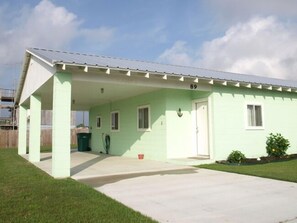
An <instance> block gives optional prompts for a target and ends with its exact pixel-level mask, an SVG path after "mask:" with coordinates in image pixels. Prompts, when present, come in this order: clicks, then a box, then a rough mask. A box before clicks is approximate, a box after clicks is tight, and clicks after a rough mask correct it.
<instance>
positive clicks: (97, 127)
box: [96, 115, 102, 129]
mask: <svg viewBox="0 0 297 223" xmlns="http://www.w3.org/2000/svg"><path fill="white" fill-rule="evenodd" d="M98 119H100V126H98ZM101 127H102V118H101V116H100V115H97V116H96V129H101Z"/></svg>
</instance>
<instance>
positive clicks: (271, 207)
mask: <svg viewBox="0 0 297 223" xmlns="http://www.w3.org/2000/svg"><path fill="white" fill-rule="evenodd" d="M81 181H82V182H84V183H86V184H89V185H91V186H93V187H94V188H95V189H96V190H98V191H100V192H103V193H104V194H106V195H108V196H110V197H112V198H114V199H116V200H118V201H119V202H121V203H123V204H125V205H126V206H128V207H131V208H133V209H134V210H137V211H139V212H141V213H143V214H144V215H147V216H150V217H152V218H154V219H156V220H157V221H159V222H172V223H175V222H176V223H177V222H183V223H187V222H191V223H192V222H210V223H212V222H215V223H216V222H236V223H250V222H260V223H262V222H264V223H266V222H267V223H268V222H269V223H273V222H275V223H276V222H287V223H288V222H289V223H293V222H297V208H296V207H297V184H296V183H290V182H284V181H277V180H271V179H265V178H259V177H252V176H245V175H239V174H232V173H225V172H218V171H211V170H206V169H196V170H179V171H168V172H167V173H166V172H162V173H155V174H151V175H146V176H135V175H132V176H130V178H129V176H126V178H123V177H122V178H118V177H114V179H112V176H111V177H107V178H98V179H93V180H90V179H85V180H81Z"/></svg>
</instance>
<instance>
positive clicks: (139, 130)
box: [137, 128, 152, 132]
mask: <svg viewBox="0 0 297 223" xmlns="http://www.w3.org/2000/svg"><path fill="white" fill-rule="evenodd" d="M137 131H138V132H151V131H152V129H151V128H149V129H137Z"/></svg>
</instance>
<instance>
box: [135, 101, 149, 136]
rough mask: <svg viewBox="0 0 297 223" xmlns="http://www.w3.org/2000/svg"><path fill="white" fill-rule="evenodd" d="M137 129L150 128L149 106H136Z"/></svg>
mask: <svg viewBox="0 0 297 223" xmlns="http://www.w3.org/2000/svg"><path fill="white" fill-rule="evenodd" d="M137 110H138V114H137V119H138V122H137V123H138V130H149V129H150V109H149V106H142V107H138V109H137Z"/></svg>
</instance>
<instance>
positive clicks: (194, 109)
mask: <svg viewBox="0 0 297 223" xmlns="http://www.w3.org/2000/svg"><path fill="white" fill-rule="evenodd" d="M211 101H212V99H211V98H210V97H206V98H200V99H195V100H192V112H191V116H192V123H193V124H192V148H193V150H197V144H196V143H197V141H196V140H197V138H196V137H197V134H196V117H195V116H196V103H202V102H206V103H207V125H208V133H207V135H208V159H212V158H213V150H212V148H213V147H212V146H213V142H212V140H213V136H212V131H213V129H212V116H211V112H212V107H211ZM196 156H198V154H196Z"/></svg>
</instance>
